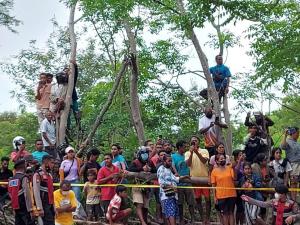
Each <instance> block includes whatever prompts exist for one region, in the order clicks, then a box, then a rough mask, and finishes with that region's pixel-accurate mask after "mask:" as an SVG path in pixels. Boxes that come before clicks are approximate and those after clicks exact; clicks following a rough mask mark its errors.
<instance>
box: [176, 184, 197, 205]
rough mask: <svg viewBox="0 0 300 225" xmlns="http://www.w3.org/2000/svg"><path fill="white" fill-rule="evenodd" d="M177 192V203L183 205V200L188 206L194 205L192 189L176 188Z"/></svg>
mask: <svg viewBox="0 0 300 225" xmlns="http://www.w3.org/2000/svg"><path fill="white" fill-rule="evenodd" d="M177 193H178V205H183V204H184V200H185V201H186V203H187V205H189V206H194V205H195V194H194V191H193V189H187V188H178V189H177Z"/></svg>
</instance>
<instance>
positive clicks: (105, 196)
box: [97, 165, 120, 201]
mask: <svg viewBox="0 0 300 225" xmlns="http://www.w3.org/2000/svg"><path fill="white" fill-rule="evenodd" d="M112 166H113V169H112V171H111V170H109V169H108V168H107V166H104V167H102V168H101V169H100V170H99V172H98V176H97V181H98V182H99V180H101V179H103V178H105V177H108V176H109V175H111V174H114V173H118V172H119V171H120V169H119V168H118V167H116V166H115V165H112ZM116 183H117V180H116V179H112V180H109V181H107V182H106V184H116ZM115 193H116V192H115V187H102V188H101V200H102V201H107V200H111V199H112V198H113V197H114V195H115Z"/></svg>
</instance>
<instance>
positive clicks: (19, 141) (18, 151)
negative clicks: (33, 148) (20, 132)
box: [10, 136, 30, 163]
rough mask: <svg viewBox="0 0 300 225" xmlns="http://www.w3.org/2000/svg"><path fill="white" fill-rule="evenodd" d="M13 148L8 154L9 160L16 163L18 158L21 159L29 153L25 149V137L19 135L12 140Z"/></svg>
mask: <svg viewBox="0 0 300 225" xmlns="http://www.w3.org/2000/svg"><path fill="white" fill-rule="evenodd" d="M13 147H14V150H13V151H12V153H11V154H10V158H11V160H12V161H13V162H14V163H16V162H17V161H18V160H21V159H23V158H24V157H25V156H26V155H30V153H29V152H28V151H26V146H25V139H24V138H23V137H21V136H17V137H15V138H14V140H13Z"/></svg>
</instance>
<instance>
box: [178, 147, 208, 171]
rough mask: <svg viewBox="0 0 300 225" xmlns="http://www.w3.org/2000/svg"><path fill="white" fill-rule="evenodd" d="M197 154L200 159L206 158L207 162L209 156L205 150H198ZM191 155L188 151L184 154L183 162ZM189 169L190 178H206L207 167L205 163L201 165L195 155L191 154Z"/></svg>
mask: <svg viewBox="0 0 300 225" xmlns="http://www.w3.org/2000/svg"><path fill="white" fill-rule="evenodd" d="M198 152H199V153H200V154H201V155H202V157H204V158H206V159H207V161H208V159H209V154H208V151H207V150H206V149H201V148H199V149H198ZM190 155H191V153H190V151H188V152H186V153H185V154H184V160H185V161H186V160H188V159H189V157H190ZM189 168H190V176H191V177H208V167H207V162H206V163H202V162H201V160H200V159H199V157H198V156H197V154H196V153H193V158H192V165H191V166H190V167H189Z"/></svg>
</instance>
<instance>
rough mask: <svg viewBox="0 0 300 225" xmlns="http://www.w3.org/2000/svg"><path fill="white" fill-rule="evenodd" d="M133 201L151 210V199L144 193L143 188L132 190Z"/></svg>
mask: <svg viewBox="0 0 300 225" xmlns="http://www.w3.org/2000/svg"><path fill="white" fill-rule="evenodd" d="M132 201H133V203H139V204H143V206H144V208H147V209H148V208H149V202H150V199H149V197H148V196H147V195H146V194H145V193H142V190H141V188H132Z"/></svg>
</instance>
